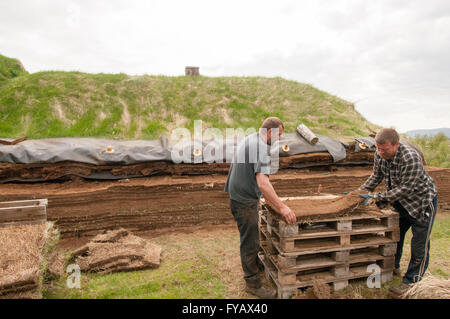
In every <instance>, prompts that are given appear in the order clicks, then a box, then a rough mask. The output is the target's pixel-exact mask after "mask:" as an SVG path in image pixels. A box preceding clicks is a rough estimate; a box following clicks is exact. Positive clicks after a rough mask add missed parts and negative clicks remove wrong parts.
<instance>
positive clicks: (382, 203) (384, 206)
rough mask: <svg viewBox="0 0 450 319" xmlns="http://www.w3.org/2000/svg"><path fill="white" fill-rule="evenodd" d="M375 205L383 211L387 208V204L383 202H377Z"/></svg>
mask: <svg viewBox="0 0 450 319" xmlns="http://www.w3.org/2000/svg"><path fill="white" fill-rule="evenodd" d="M375 204H376V205H377V207H378V208H379V209H384V208H386V207H387V205H388V202H385V201H378V202H375Z"/></svg>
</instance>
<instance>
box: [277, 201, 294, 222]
mask: <svg viewBox="0 0 450 319" xmlns="http://www.w3.org/2000/svg"><path fill="white" fill-rule="evenodd" d="M280 214H281V216H283V217H284V219H285V220H286V222H287V223H288V224H293V223H295V222H296V221H297V216H295V214H294V212H293V211H292V210H291V209H290V208H289V207H287V206H286V205H284V206H283V207H282V208H281V210H280Z"/></svg>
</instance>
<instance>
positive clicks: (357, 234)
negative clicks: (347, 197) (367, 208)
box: [259, 211, 400, 255]
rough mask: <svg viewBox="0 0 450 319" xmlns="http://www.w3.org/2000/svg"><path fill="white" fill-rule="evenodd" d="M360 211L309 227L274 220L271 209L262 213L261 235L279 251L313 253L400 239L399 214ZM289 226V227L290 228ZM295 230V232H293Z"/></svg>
mask: <svg viewBox="0 0 450 319" xmlns="http://www.w3.org/2000/svg"><path fill="white" fill-rule="evenodd" d="M376 213H377V214H376V216H377V217H374V216H375V215H374V214H359V215H357V216H348V217H345V218H339V219H333V220H325V221H323V220H322V221H318V222H311V224H310V225H309V226H308V227H306V228H305V227H303V226H301V225H300V224H294V225H287V224H286V223H285V222H283V221H278V223H276V224H275V223H274V222H273V220H274V219H273V218H271V217H270V215H271V214H270V213H268V214H264V213H263V212H261V213H260V217H259V218H260V231H261V233H262V234H261V235H262V236H261V237H262V238H261V239H262V240H266V241H269V242H271V243H272V244H273V246H274V247H275V248H276V249H277V250H278V251H279V253H283V254H289V253H294V254H296V255H298V254H311V253H318V252H325V251H335V250H339V249H340V250H343V249H349V248H361V247H366V246H368V245H381V244H388V243H395V242H398V241H399V239H400V232H399V227H398V214H396V213H392V212H391V211H387V212H385V213H383V215H380V214H379V213H378V212H376ZM288 229H290V230H289V231H288ZM294 232H295V233H294Z"/></svg>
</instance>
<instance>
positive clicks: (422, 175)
mask: <svg viewBox="0 0 450 319" xmlns="http://www.w3.org/2000/svg"><path fill="white" fill-rule="evenodd" d="M383 178H384V182H385V184H386V191H385V192H378V193H374V194H373V198H374V199H375V201H385V202H389V203H394V202H396V201H398V202H400V204H401V205H402V206H403V207H404V208H405V209H406V210H407V211H408V213H409V214H410V215H411V216H412V217H414V218H416V219H418V220H419V221H420V220H423V219H424V218H426V217H425V215H427V216H428V214H427V213H426V212H427V209H428V207H429V206H430V204H431V202H432V201H433V199H434V197H435V196H436V194H437V190H436V187H435V186H434V183H433V179H432V178H431V177H430V175H428V173H427V172H426V170H425V168H424V166H423V164H422V159H421V156H420V155H419V154H418V153H417V151H416V150H414V149H413V148H411V147H409V146H406V145H404V144H400V146H399V147H398V150H397V153H396V154H395V156H394V159H393V160H385V159H383V158H381V157H380V155H379V154H378V152H375V157H374V164H373V173H372V175H371V176H370V177H369V178H368V179H367V181H366V182H365V183H364V185H362V186H361V189H366V190H368V191H371V192H372V191H374V189H375V188H376V187H377V186H378V185H379V184H380V182H381V180H382V179H383Z"/></svg>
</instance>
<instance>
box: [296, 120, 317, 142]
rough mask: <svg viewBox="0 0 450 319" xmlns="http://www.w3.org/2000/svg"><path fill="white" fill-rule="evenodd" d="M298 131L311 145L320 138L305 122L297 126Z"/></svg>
mask: <svg viewBox="0 0 450 319" xmlns="http://www.w3.org/2000/svg"><path fill="white" fill-rule="evenodd" d="M297 132H298V134H300V136H302V137H303V138H304V139H305V140H307V141H308V143H310V144H311V145H315V144H317V142H318V141H319V138H318V137H317V136H316V135H315V134H314V133H313V132H312V131H311V130H310V129H309V128H308V127H307V126H306V125H305V124H300V125H299V126H297Z"/></svg>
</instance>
